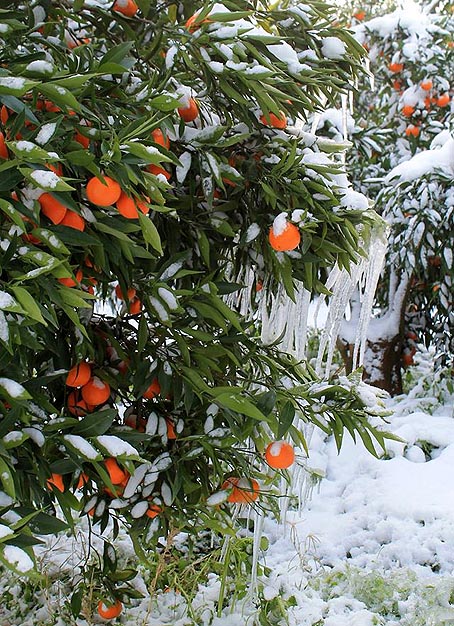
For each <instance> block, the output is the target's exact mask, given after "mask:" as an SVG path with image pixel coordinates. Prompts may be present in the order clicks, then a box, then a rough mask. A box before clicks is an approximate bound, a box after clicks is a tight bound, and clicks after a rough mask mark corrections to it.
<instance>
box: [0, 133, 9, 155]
mask: <svg viewBox="0 0 454 626" xmlns="http://www.w3.org/2000/svg"><path fill="white" fill-rule="evenodd" d="M8 156H9V155H8V148H7V147H6V143H5V135H4V134H3V133H0V158H2V159H7V158H8Z"/></svg>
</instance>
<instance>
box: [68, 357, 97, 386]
mask: <svg viewBox="0 0 454 626" xmlns="http://www.w3.org/2000/svg"><path fill="white" fill-rule="evenodd" d="M90 378H91V365H90V364H89V363H86V362H85V361H82V362H81V363H77V364H76V365H74V366H73V367H72V368H71V369H70V370H69V372H68V375H67V377H66V384H67V386H68V387H82V385H86V384H87V383H88V381H89V380H90Z"/></svg>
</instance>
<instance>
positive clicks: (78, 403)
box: [67, 390, 94, 417]
mask: <svg viewBox="0 0 454 626" xmlns="http://www.w3.org/2000/svg"><path fill="white" fill-rule="evenodd" d="M67 403H68V411H69V412H70V413H71V415H75V416H76V417H82V416H83V415H86V414H87V413H89V412H90V411H93V409H94V407H93V406H91V405H90V404H88V403H87V402H85V400H84V399H83V398H82V397H81V395H80V391H79V390H74V391H71V392H70V393H68V398H67Z"/></svg>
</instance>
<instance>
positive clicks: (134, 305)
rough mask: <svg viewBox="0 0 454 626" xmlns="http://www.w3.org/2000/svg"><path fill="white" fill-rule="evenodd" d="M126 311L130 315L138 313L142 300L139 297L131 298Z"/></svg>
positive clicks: (140, 309)
mask: <svg viewBox="0 0 454 626" xmlns="http://www.w3.org/2000/svg"><path fill="white" fill-rule="evenodd" d="M128 311H129V312H130V313H131V315H139V313H140V312H141V311H142V302H141V300H140V299H139V298H133V299H132V300H131V302H130V303H129V304H128Z"/></svg>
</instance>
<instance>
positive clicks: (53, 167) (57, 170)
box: [47, 163, 63, 176]
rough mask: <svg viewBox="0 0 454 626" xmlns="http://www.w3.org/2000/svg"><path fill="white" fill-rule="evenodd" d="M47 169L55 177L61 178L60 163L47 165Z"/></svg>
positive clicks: (61, 169) (61, 168)
mask: <svg viewBox="0 0 454 626" xmlns="http://www.w3.org/2000/svg"><path fill="white" fill-rule="evenodd" d="M47 168H48V169H50V170H51V171H52V172H53V173H54V174H57V176H63V167H62V164H61V163H55V164H54V163H48V165H47Z"/></svg>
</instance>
